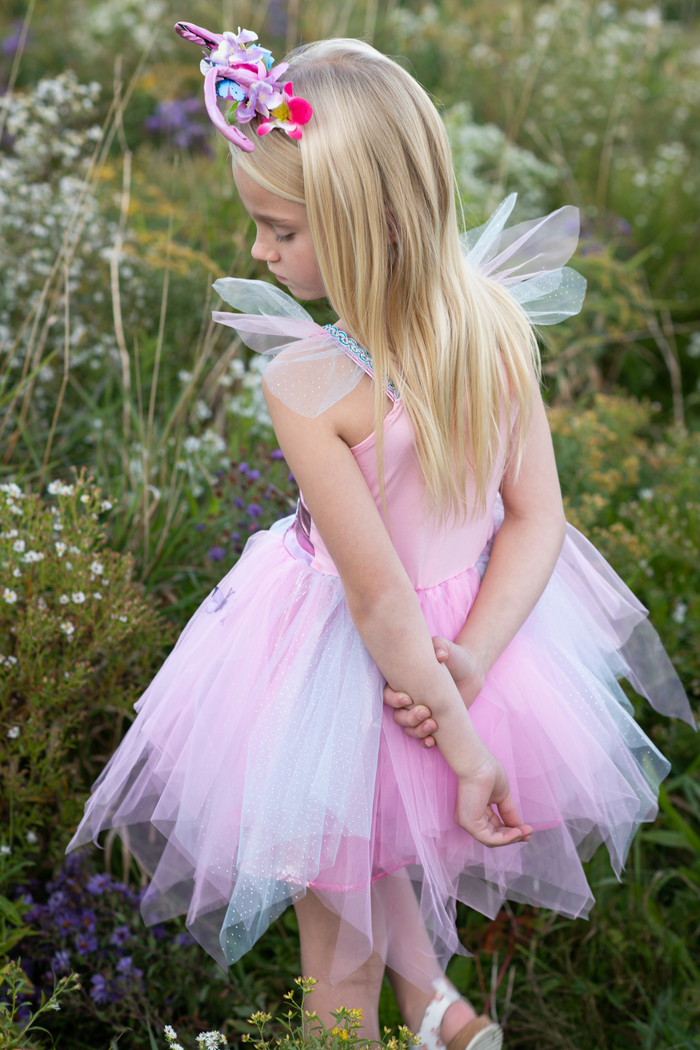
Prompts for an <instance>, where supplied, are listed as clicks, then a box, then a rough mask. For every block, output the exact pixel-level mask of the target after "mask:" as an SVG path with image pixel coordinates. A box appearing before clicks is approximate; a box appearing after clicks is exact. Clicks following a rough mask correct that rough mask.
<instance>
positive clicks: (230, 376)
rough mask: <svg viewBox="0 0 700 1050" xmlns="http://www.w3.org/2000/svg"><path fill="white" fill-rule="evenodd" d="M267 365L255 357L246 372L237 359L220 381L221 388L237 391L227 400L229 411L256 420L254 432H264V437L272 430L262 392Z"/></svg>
mask: <svg viewBox="0 0 700 1050" xmlns="http://www.w3.org/2000/svg"><path fill="white" fill-rule="evenodd" d="M265 363H266V362H264V361H263V360H262V359H261V358H259V357H257V356H255V357H254V358H252V360H251V362H250V367H249V368H248V369H247V370H246V368H245V366H244V365H243V362H242V361H239V360H238V359H237V358H236V359H234V360H233V361H232V362H231V364H230V365H229V369H228V372H227V373H226V374H225V375H224V376H222V377H221V379H220V380H219V385H220V386H223V387H224V388H227V387H228V388H230V387H233V388H234V391H236V392H235V393H233V394H232V396H230V397H229V398H227V400H226V409H227V411H228V412H231V413H232V414H233V415H238V416H243V417H244V418H246V419H253V420H255V427H254V430H257V431H259V432H262V434H263V436H267V435H268V434H269V432H270V431H271V430H272V420H271V419H270V413H269V412H268V411H267V405H266V404H265V397H264V395H263V391H262V374H263V370H264V368H265Z"/></svg>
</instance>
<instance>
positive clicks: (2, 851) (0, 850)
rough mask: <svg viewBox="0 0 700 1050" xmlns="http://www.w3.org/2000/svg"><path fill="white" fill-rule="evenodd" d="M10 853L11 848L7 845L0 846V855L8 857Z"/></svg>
mask: <svg viewBox="0 0 700 1050" xmlns="http://www.w3.org/2000/svg"><path fill="white" fill-rule="evenodd" d="M11 854H12V850H11V849H10V847H9V846H0V857H9V856H11Z"/></svg>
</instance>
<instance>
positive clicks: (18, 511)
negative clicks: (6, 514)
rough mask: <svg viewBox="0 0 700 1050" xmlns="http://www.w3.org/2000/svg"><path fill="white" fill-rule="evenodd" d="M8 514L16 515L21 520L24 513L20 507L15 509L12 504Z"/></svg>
mask: <svg viewBox="0 0 700 1050" xmlns="http://www.w3.org/2000/svg"><path fill="white" fill-rule="evenodd" d="M10 513H11V514H18V515H19V517H20V518H21V517H22V516H23V514H24V511H23V510H22V508H21V507H16V506H15V505H14V503H13V504H12V506H11V507H10Z"/></svg>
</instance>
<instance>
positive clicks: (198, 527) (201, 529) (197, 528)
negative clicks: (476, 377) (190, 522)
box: [194, 522, 205, 532]
mask: <svg viewBox="0 0 700 1050" xmlns="http://www.w3.org/2000/svg"><path fill="white" fill-rule="evenodd" d="M204 528H205V526H204V525H202V523H201V522H200V523H199V525H195V527H194V531H195V532H203V531H204Z"/></svg>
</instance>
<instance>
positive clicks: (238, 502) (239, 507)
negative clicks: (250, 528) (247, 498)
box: [233, 496, 244, 510]
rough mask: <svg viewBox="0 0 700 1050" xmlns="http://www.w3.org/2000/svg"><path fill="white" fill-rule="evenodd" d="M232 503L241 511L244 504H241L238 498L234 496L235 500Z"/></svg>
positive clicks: (241, 501)
mask: <svg viewBox="0 0 700 1050" xmlns="http://www.w3.org/2000/svg"><path fill="white" fill-rule="evenodd" d="M233 502H234V503H235V504H236V506H237V507H238V509H239V510H243V507H244V503H243V500H242V499H241V497H240V496H236V498H235V500H234V501H233Z"/></svg>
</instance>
